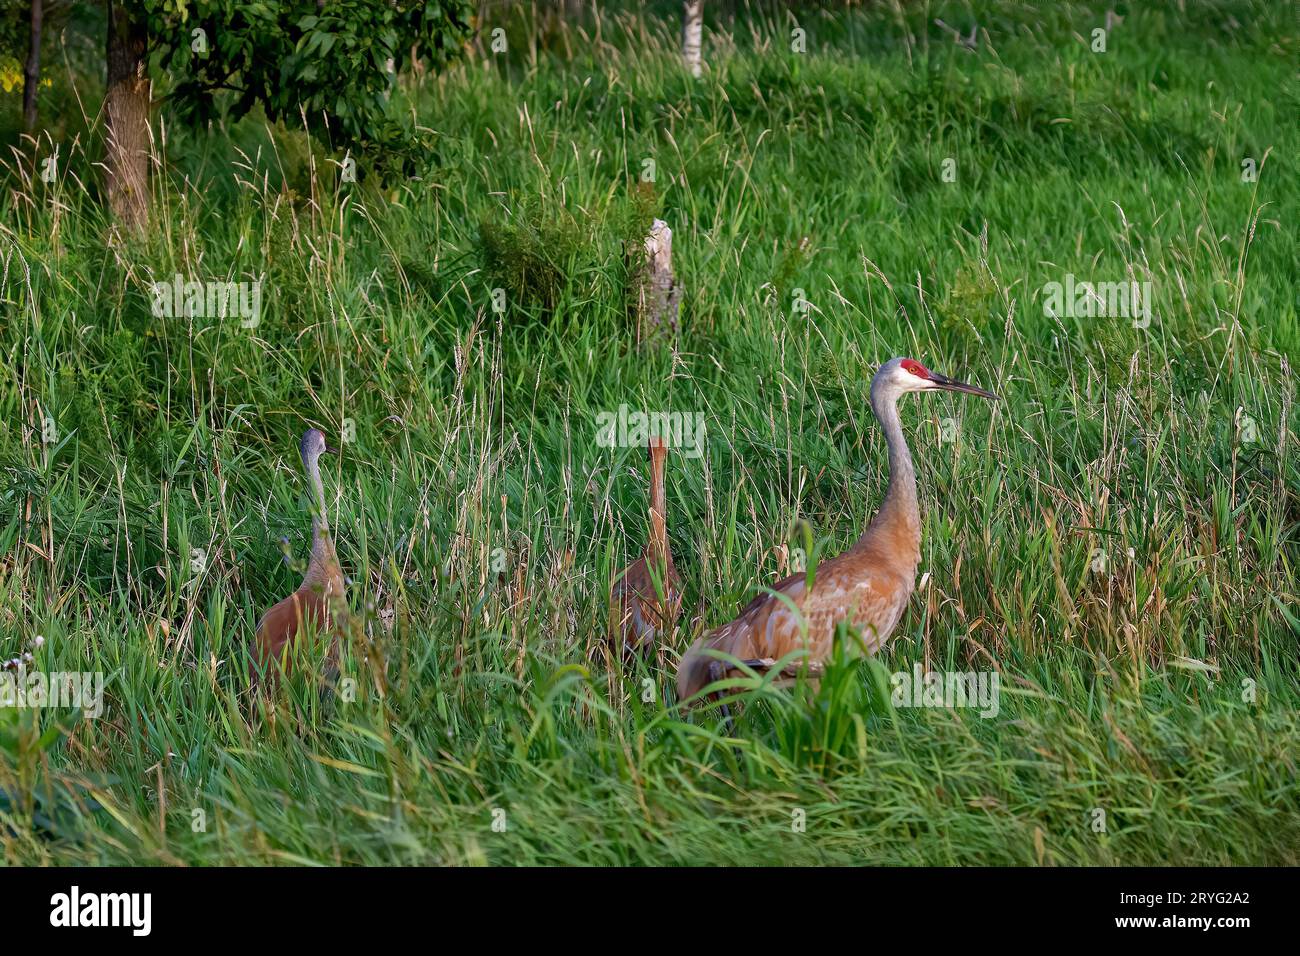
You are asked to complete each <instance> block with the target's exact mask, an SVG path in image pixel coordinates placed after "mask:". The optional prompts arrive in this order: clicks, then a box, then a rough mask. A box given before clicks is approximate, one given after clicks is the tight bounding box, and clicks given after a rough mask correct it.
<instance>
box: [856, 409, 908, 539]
mask: <svg viewBox="0 0 1300 956" xmlns="http://www.w3.org/2000/svg"><path fill="white" fill-rule="evenodd" d="M871 410H872V411H873V412H875V414H876V420H877V421H878V422H880V428H881V430H882V431H884V433H885V443H886V444H887V445H888V446H889V488H888V490H887V491H886V492H885V500H884V502H883V503H881V505H880V511H879V512H878V513H877V514H876V517H875V519H874V520H873V521H872V522H871V527H873V528H874V527H876V526H878V525H894V526H895V527H899V528H900V529H902V530H905V531H906V532H908V533H909V534H913V535H916V536H918V537H919V535H920V529H921V520H920V511H919V509H918V508H917V503H916V471H915V469H913V467H912V453H911V451H909V450H908V447H907V439H906V438H904V437H903V425H902V422H901V421H900V420H899V417H898V393H897V392H895V391H893V390H892V389H882V388H874V387H873V388H872V389H871ZM868 530H870V528H868Z"/></svg>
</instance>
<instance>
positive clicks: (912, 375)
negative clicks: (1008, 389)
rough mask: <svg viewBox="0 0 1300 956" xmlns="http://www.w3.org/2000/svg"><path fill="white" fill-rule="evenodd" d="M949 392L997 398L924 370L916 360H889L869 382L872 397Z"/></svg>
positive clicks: (982, 390)
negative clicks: (886, 392) (876, 394)
mask: <svg viewBox="0 0 1300 956" xmlns="http://www.w3.org/2000/svg"><path fill="white" fill-rule="evenodd" d="M941 389H942V390H944V391H949V392H964V393H965V394H967V395H978V396H979V397H980V398H988V399H993V400H994V401H996V400H997V396H996V395H994V394H993V393H992V392H986V391H984V389H982V388H976V387H975V386H974V385H967V384H966V383H965V382H959V381H957V380H956V379H955V378H949V377H948V376H946V375H940V374H939V373H938V372H933V371H931V370H930V369H928V368H926V367H925V366H924V365H922V364H921V363H920V362H918V361H917V360H916V359H910V358H895V359H890V360H889V361H888V362H886V363H885V364H884V365H882V366H880V371H878V372H877V373H876V377H875V378H873V379H872V380H871V391H872V393H873V395H874V394H875V393H876V392H877V390H880V391H890V392H892V393H893V394H894V395H901V394H902V393H904V392H934V391H939V390H941Z"/></svg>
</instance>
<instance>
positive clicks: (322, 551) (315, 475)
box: [302, 454, 334, 586]
mask: <svg viewBox="0 0 1300 956" xmlns="http://www.w3.org/2000/svg"><path fill="white" fill-rule="evenodd" d="M302 464H303V468H304V469H306V472H307V484H308V485H309V486H310V487H311V501H312V504H311V562H310V563H309V564H308V565H307V574H306V575H305V576H304V577H303V585H304V586H311V585H319V584H322V583H323V582H324V580H325V577H326V575H327V574H328V571H329V566H330V563H331V562H332V561H333V560H334V542H333V541H332V540H331V539H330V526H329V519H328V518H327V517H326V515H325V485H324V483H323V482H322V481H321V477H320V455H319V454H315V455H307V456H304V457H303V460H302Z"/></svg>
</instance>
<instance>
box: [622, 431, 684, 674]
mask: <svg viewBox="0 0 1300 956" xmlns="http://www.w3.org/2000/svg"><path fill="white" fill-rule="evenodd" d="M649 453H650V539H649V541H647V542H646V547H645V551H644V552H642V554H641V557H639V558H637V559H636V560H635V561H633V562H632V563H631V564H630V565H628V566H627V568H626V569H625V570H624V571H623V573H622V574H621V575H620V576H619V578H618V580H617V581H616V582H615V584H614V591H613V597H614V609H615V613H616V614H618V615H619V617H618V620H617V621H616V622H615V624H616V626H615V635H616V637H617V639H618V640H619V641H620V642H621V644H622V646H621V648H619V651H620V653H621V654H626V653H629V652H634V651H645V650H653V649H655V648H656V647H657V642H658V641H659V640H660V639H661V638H663V637H666V636H669V635H671V634H672V630H673V627H674V626H675V625H676V624H677V618H678V615H679V614H680V613H681V607H682V584H681V579H680V578H679V577H678V576H677V568H676V567H675V566H674V565H673V552H672V547H671V546H670V545H669V543H668V521H667V514H666V512H667V508H668V496H667V493H666V491H665V488H664V468H665V465H666V463H667V460H668V443H667V442H666V441H664V439H662V438H657V437H656V438H651V439H650V441H649Z"/></svg>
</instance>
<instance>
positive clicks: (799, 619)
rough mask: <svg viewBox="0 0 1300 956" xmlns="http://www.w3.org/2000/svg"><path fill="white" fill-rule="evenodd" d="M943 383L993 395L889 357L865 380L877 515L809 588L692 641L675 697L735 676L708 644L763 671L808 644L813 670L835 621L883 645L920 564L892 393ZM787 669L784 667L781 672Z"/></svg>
mask: <svg viewBox="0 0 1300 956" xmlns="http://www.w3.org/2000/svg"><path fill="white" fill-rule="evenodd" d="M939 389H946V390H948V391H955V392H965V393H968V394H972V395H979V396H981V397H983V398H990V399H992V398H996V396H995V395H993V394H992V393H991V392H986V391H983V390H982V389H978V388H975V387H974V386H971V385H967V384H965V383H964V382H958V381H954V380H953V379H950V378H947V377H945V376H943V375H940V374H938V373H937V372H931V371H930V370H929V369H927V368H926V367H925V366H924V365H921V363H919V362H916V361H913V360H912V359H904V358H896V359H891V360H890V361H888V362H886V363H885V364H884V365H882V366H881V367H880V370H879V371H878V372H877V373H876V375H875V377H874V378H873V379H872V381H871V409H872V411H873V412H874V413H875V416H876V419H877V421H879V422H880V427H881V428H882V429H883V430H884V433H885V440H886V442H887V443H888V446H889V488H888V490H887V491H886V493H885V500H884V501H883V502H882V503H881V506H880V511H879V512H878V513H877V514H876V516H875V518H873V519H872V521H871V523H870V524H869V525H868V526H867V529H866V531H864V532H863V533H862V536H861V537H860V538H858V540H857V541H856V542H855V543H854V544H853V545H852V547H850V548H849V549H848V550H847V551H845V552H844V553H843V554H840V555H837V556H836V557H834V558H830V559H829V560H826V561H822V562H821V563H820V564H818V565H817V567H816V572H815V577H814V581H813V587H812V589H811V591H810V590H809V588H808V576H807V575H806V574H794V575H791V576H790V577H788V578H785V579H784V580H783V581H780V582H779V583H778V584H777V585H776V586H775V587H774V588H773V589H772V590H773V591H775V592H776V593H775V594H769V593H764V594H760V595H759V596H758V597H756V598H754V600H753V601H751V602H750V603H749V604H748V605H747V606H746V607H745V608H744V610H742V611H741V612H740V615H739V616H738V617H736V618H735V620H732V621H729V622H728V623H726V624H723V625H722V626H721V627H718V628H716V629H714V630H713V631H711V632H709V633H708V634H706V635H704V636H703V637H702V638H700V640H698V641H696V643H695V644H694V646H692V647H691V649H690V650H689V651H687V653H686V655H685V656H684V657H683V658H682V662H681V666H680V668H679V669H678V671H677V696H678V699H679V700H681V701H687V700H689V699H690V698H692V697H694V696H695V695H697V694H698V693H699V692H700V691H701V690H703V689H704V688H705V687H706V686H708V685H709V684H711V683H713V682H714V681H717V680H721V679H722V678H724V677H726V676H728V675H730V674H734V673H737V671H736V668H735V666H734V665H732V664H729V663H726V662H724V661H722V660H719V659H718V658H717V657H715V656H713V655H711V654H709V653H707V652H708V651H710V650H712V651H717V652H721V653H722V654H727V655H730V656H731V657H734V658H737V659H739V660H740V661H742V662H744V663H745V664H746V665H747V666H748V667H750V668H752V669H754V670H756V671H764V670H768V669H770V668H771V667H773V666H774V665H775V663H776V662H777V661H778V660H780V659H781V658H783V657H785V656H786V655H788V654H791V653H793V652H794V651H797V650H800V649H804V650H806V651H807V657H806V661H807V666H808V668H809V674H810V676H815V675H816V673H817V671H818V668H819V667H820V664H821V662H822V661H824V660H825V659H826V658H827V657H829V656H830V653H831V650H832V644H833V642H834V640H835V631H836V627H837V625H838V624H839V622H840V621H848V622H850V623H851V624H852V625H853V626H854V627H855V628H856V629H857V630H858V632H859V633H860V634H861V636H862V640H863V643H864V644H865V645H866V650H867V651H868V652H869V653H875V652H876V651H878V650H879V649H880V648H881V647H883V646H884V644H885V642H886V641H888V640H889V638H890V635H891V634H892V633H893V631H894V628H895V627H896V626H897V625H898V622H899V619H900V618H902V616H903V612H904V610H906V608H907V602H908V599H909V598H910V597H911V596H912V589H913V588H914V587H915V582H916V568H917V565H918V564H919V563H920V560H921V515H920V510H919V509H918V508H917V503H916V472H915V471H914V469H913V467H912V456H911V453H910V452H909V450H908V447H907V441H906V439H905V438H904V437H903V429H902V425H901V424H900V422H899V418H898V399H899V397H900V396H901V395H903V394H905V393H906V392H923V391H935V390H939ZM791 605H793V607H791ZM794 666H802V665H800V664H797V665H794ZM792 671H793V666H792V665H787V671H786V672H785V673H783V674H782V675H781V676H782V678H789V677H790V676H792V673H791V672H792Z"/></svg>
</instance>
